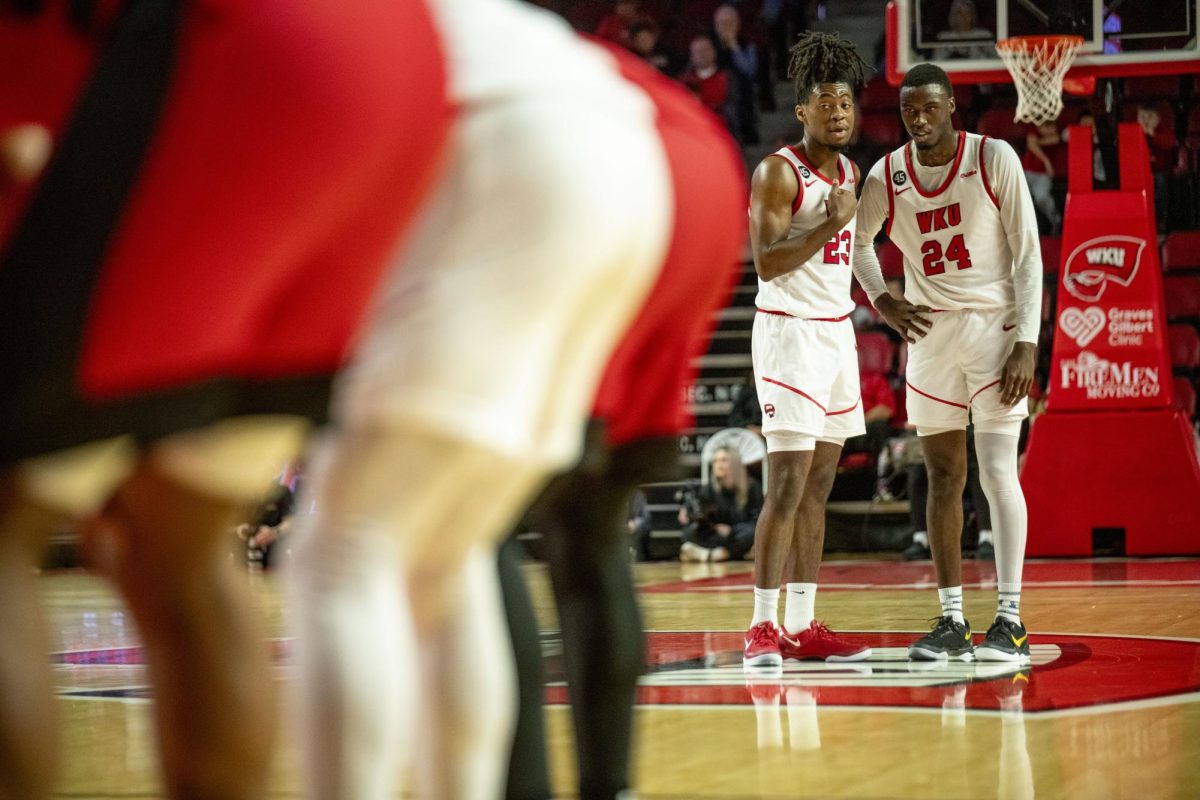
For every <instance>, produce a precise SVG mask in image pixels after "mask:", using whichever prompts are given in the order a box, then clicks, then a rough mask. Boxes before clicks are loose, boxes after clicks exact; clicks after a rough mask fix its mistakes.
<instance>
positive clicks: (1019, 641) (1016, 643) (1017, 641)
mask: <svg viewBox="0 0 1200 800" xmlns="http://www.w3.org/2000/svg"><path fill="white" fill-rule="evenodd" d="M1008 638H1010V639H1012V643H1013V645H1014V646H1016V647H1020V646H1021V645H1023V644H1025V640H1026V639H1028V638H1029V634H1028V633H1027V634H1025V635H1024V636H1022V637H1021V638H1020V639H1018V638H1017V637H1015V636H1010V637H1008Z"/></svg>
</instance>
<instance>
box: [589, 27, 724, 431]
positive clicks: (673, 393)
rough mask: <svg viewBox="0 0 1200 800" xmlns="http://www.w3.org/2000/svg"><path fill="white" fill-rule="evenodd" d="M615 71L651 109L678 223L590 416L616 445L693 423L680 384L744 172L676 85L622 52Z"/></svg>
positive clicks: (719, 282)
mask: <svg viewBox="0 0 1200 800" xmlns="http://www.w3.org/2000/svg"><path fill="white" fill-rule="evenodd" d="M609 49H610V50H611V51H612V52H613V53H614V55H616V56H617V58H618V59H619V61H620V64H621V72H622V74H623V75H624V76H625V77H626V78H627V79H628V80H630V81H632V82H633V83H636V84H637V85H638V86H640V87H641V88H642V89H644V90H645V91H646V93H647V94H648V95H649V96H650V98H651V99H652V100H653V101H654V103H655V105H656V106H657V107H658V112H659V118H658V129H659V132H660V133H661V135H662V139H663V145H664V147H665V148H666V152H667V158H668V162H669V163H670V166H671V174H672V183H673V187H674V191H675V224H674V230H673V232H672V235H671V244H670V247H669V249H668V251H667V257H666V261H665V262H664V264H663V267H662V271H661V272H660V273H659V276H658V279H657V281H656V283H655V284H654V288H653V289H652V290H651V292H650V296H649V298H648V299H647V300H646V303H645V305H644V306H643V308H642V310H641V311H640V312H639V314H638V316H637V317H636V318H635V320H634V322H633V324H632V326H631V327H630V328H629V330H628V331H627V332H626V334H625V336H624V338H623V339H622V341H621V343H620V345H619V346H618V348H617V351H616V353H615V354H614V355H613V357H612V360H611V361H610V362H609V365H608V367H607V369H606V370H605V374H604V377H603V379H602V381H601V384H600V389H599V391H598V393H597V396H596V404H595V409H594V412H593V413H594V416H595V417H596V418H598V419H602V420H604V421H605V422H606V423H607V429H608V437H609V441H610V443H612V444H614V445H622V444H627V443H629V442H633V441H637V440H641V439H649V438H656V437H663V436H674V435H678V434H679V433H680V432H682V431H683V430H684V429H685V428H687V427H688V426H690V425H691V424H692V418H691V415H690V414H688V413H687V407H686V404H685V402H684V396H683V395H684V390H685V388H686V386H687V384H688V383H689V381H690V380H691V379H692V377H693V375H694V373H695V371H694V370H693V368H692V366H691V362H692V359H693V358H694V357H696V356H698V355H700V354H701V353H703V352H704V351H705V349H706V347H707V344H708V339H709V337H710V335H711V331H712V325H713V314H714V312H715V311H716V310H717V309H719V308H720V307H722V306H723V305H724V304H725V303H726V302H727V301H728V298H729V293H730V291H731V290H732V287H733V285H734V282H735V280H736V277H737V266H738V256H739V253H740V250H741V246H742V242H743V240H744V238H745V233H746V224H745V213H746V212H745V209H746V179H745V171H744V168H743V166H742V159H741V156H740V154H739V153H738V150H737V147H736V146H735V144H734V142H733V140H732V139H731V138H730V136H729V134H728V132H727V131H726V130H725V128H724V126H723V125H721V123H720V121H719V120H718V119H717V118H716V117H715V116H714V115H712V114H710V113H709V112H708V111H707V109H705V108H703V107H702V106H701V105H700V104H699V103H697V102H696V100H695V99H694V98H693V97H692V96H691V95H690V94H689V93H688V92H687V91H686V90H685V89H683V88H682V87H681V86H679V85H678V84H677V83H675V82H674V81H671V80H669V79H668V78H666V77H664V76H662V75H661V74H660V73H658V72H657V71H656V70H654V69H652V68H651V67H649V66H647V65H646V64H645V63H643V62H642V61H641V60H640V59H637V58H635V57H633V56H631V55H629V54H627V53H625V52H624V51H619V50H617V49H615V48H609Z"/></svg>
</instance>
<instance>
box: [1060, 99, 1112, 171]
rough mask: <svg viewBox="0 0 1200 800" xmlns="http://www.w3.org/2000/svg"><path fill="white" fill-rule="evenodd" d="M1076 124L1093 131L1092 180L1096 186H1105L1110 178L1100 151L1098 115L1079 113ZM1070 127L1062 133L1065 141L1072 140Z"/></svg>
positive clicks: (1087, 112) (1089, 112) (1086, 112)
mask: <svg viewBox="0 0 1200 800" xmlns="http://www.w3.org/2000/svg"><path fill="white" fill-rule="evenodd" d="M1075 124H1076V125H1082V126H1083V127H1085V128H1089V129H1090V130H1091V132H1092V180H1093V181H1094V182H1095V185H1096V188H1097V189H1100V188H1103V185H1104V184H1105V183H1106V181H1107V180H1108V175H1107V173H1106V172H1105V171H1104V158H1103V156H1102V155H1101V153H1100V148H1099V146H1098V145H1099V144H1100V136H1099V134H1097V132H1096V116H1095V114H1093V113H1092V112H1091V111H1084V112H1083V113H1082V114H1080V115H1079V119H1078V120H1076V122H1075ZM1070 130H1071V129H1070V128H1067V129H1066V130H1064V131H1063V132H1062V134H1061V138H1062V140H1063V142H1064V143H1065V142H1068V141H1070V139H1071V137H1070Z"/></svg>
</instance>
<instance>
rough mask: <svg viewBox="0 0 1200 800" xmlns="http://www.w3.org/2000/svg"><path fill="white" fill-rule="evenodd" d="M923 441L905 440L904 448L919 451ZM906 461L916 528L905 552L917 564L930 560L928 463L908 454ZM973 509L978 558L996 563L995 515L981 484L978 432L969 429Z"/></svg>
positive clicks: (911, 515) (969, 492)
mask: <svg viewBox="0 0 1200 800" xmlns="http://www.w3.org/2000/svg"><path fill="white" fill-rule="evenodd" d="M920 447H921V440H920V438H919V437H916V436H914V437H912V438H911V439H908V440H906V441H905V449H906V450H907V449H908V448H915V449H916V450H918V451H919V449H920ZM904 461H905V463H906V464H907V467H906V469H907V471H908V480H907V484H908V501H909V519H910V520H911V521H912V526H913V541H912V544H910V545H909V546H908V549H907V550H905V551H904V558H905V560H907V561H917V560H922V559H927V558H929V557H930V550H929V532H928V527H927V525H926V522H925V509H926V502H927V500H928V497H929V472H928V470H926V468H925V460H924V459H923V458H920V457H916V458H914V454H913V453H906V454H905V457H904ZM966 497H968V498H970V501H971V508H972V509H973V510H974V516H975V527H976V530H977V531H978V533H979V539H978V541H977V543H976V546H975V558H977V559H979V560H981V561H993V560H995V558H996V551H995V547H994V545H993V543H992V515H991V510H990V508H989V507H988V501H987V496H986V495H984V493H983V486H982V485H981V484H980V483H979V459H978V457H977V456H976V455H975V431H974V428H973V426H970V427H968V428H967V493H966Z"/></svg>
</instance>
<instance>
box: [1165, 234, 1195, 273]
mask: <svg viewBox="0 0 1200 800" xmlns="http://www.w3.org/2000/svg"><path fill="white" fill-rule="evenodd" d="M1162 266H1163V272H1179V271H1187V270H1197V271H1200V231H1176V232H1174V233H1172V234H1169V235H1168V236H1167V240H1166V241H1165V242H1163V248H1162Z"/></svg>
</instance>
